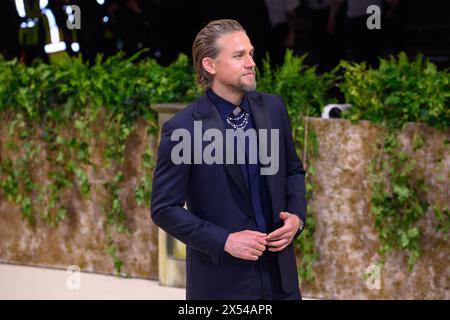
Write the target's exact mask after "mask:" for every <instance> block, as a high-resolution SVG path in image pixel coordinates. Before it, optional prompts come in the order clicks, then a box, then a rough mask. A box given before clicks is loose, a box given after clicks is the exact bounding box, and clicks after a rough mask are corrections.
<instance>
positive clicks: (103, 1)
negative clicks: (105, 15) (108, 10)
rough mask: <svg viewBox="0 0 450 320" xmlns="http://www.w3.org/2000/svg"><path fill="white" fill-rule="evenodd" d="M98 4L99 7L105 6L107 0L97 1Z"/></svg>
mask: <svg viewBox="0 0 450 320" xmlns="http://www.w3.org/2000/svg"><path fill="white" fill-rule="evenodd" d="M97 3H98V4H99V5H103V4H104V3H105V0H97Z"/></svg>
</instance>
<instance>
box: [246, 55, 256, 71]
mask: <svg viewBox="0 0 450 320" xmlns="http://www.w3.org/2000/svg"><path fill="white" fill-rule="evenodd" d="M245 67H246V68H248V69H254V68H255V67H256V64H255V61H254V60H253V56H251V55H248V59H247V61H246V64H245Z"/></svg>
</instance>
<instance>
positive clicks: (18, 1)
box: [16, 0, 26, 27]
mask: <svg viewBox="0 0 450 320" xmlns="http://www.w3.org/2000/svg"><path fill="white" fill-rule="evenodd" d="M23 1H24V0H16V9H17V13H18V14H19V17H21V18H25V16H26V13H25V4H24V3H23ZM20 27H22V25H20Z"/></svg>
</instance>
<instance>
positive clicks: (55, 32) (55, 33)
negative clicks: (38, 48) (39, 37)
mask: <svg viewBox="0 0 450 320" xmlns="http://www.w3.org/2000/svg"><path fill="white" fill-rule="evenodd" d="M41 3H42V0H41ZM42 13H43V14H45V16H46V17H47V21H48V27H49V29H50V41H51V43H50V44H47V45H45V47H44V49H45V52H46V53H53V52H57V51H62V50H66V44H65V43H64V42H61V41H60V39H59V29H58V26H57V25H56V20H55V16H54V15H53V13H52V12H51V11H50V10H49V9H43V10H42Z"/></svg>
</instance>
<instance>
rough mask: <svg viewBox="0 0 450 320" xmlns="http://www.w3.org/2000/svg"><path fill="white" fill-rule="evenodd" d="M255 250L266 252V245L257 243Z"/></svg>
mask: <svg viewBox="0 0 450 320" xmlns="http://www.w3.org/2000/svg"><path fill="white" fill-rule="evenodd" d="M253 249H256V250H258V251H261V252H262V251H264V250H266V246H265V245H262V244H259V243H257V244H256V245H255V246H254V247H253Z"/></svg>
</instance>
